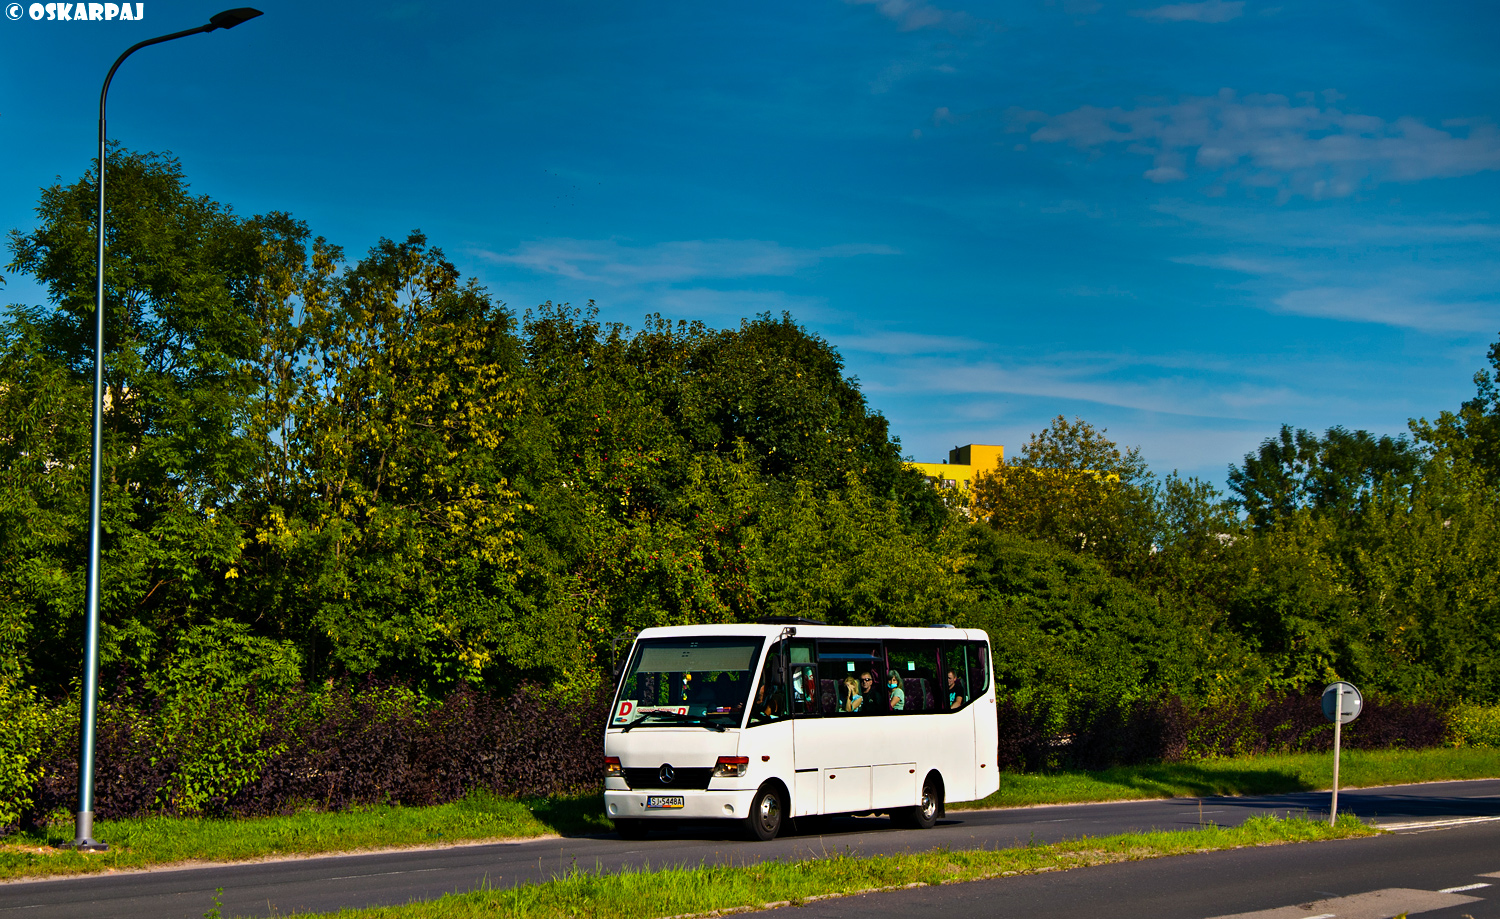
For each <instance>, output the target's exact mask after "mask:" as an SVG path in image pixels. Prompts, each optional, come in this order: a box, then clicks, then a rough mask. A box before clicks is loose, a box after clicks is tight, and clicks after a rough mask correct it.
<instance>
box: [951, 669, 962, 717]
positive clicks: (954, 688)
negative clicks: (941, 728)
mask: <svg viewBox="0 0 1500 919" xmlns="http://www.w3.org/2000/svg"><path fill="white" fill-rule="evenodd" d="M964 701H965V697H964V685H963V684H962V683H960V682H959V681H958V671H957V670H949V671H948V707H949V708H950V709H954V708H963V707H964Z"/></svg>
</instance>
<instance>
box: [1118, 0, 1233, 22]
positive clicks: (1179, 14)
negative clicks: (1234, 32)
mask: <svg viewBox="0 0 1500 919" xmlns="http://www.w3.org/2000/svg"><path fill="white" fill-rule="evenodd" d="M1244 12H1245V4H1244V0H1203V2H1202V3H1169V4H1167V5H1166V6H1158V7H1156V8H1154V9H1149V10H1131V11H1130V15H1132V16H1139V17H1140V18H1142V19H1150V20H1153V21H1155V22H1228V21H1229V20H1231V19H1238V18H1239V17H1240V16H1242V15H1244Z"/></svg>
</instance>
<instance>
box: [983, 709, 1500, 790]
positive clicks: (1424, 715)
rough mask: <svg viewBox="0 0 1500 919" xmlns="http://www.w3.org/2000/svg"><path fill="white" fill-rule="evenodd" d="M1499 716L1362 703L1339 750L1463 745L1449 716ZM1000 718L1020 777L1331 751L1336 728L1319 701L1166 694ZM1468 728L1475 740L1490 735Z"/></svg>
mask: <svg viewBox="0 0 1500 919" xmlns="http://www.w3.org/2000/svg"><path fill="white" fill-rule="evenodd" d="M1496 711H1497V710H1496V709H1493V708H1482V707H1479V706H1465V707H1461V708H1459V709H1455V710H1454V712H1453V713H1451V714H1450V713H1445V712H1443V711H1441V710H1439V709H1438V708H1436V707H1435V706H1433V705H1430V704H1428V703H1426V702H1406V701H1402V700H1400V699H1395V698H1390V697H1384V696H1377V697H1374V698H1369V699H1366V700H1365V707H1364V710H1363V712H1362V713H1361V714H1360V717H1359V719H1358V720H1357V721H1355V722H1354V723H1352V724H1350V725H1347V726H1345V728H1344V732H1343V739H1342V744H1343V746H1344V747H1345V748H1347V749H1351V750H1383V749H1391V748H1405V749H1420V748H1423V747H1433V746H1437V745H1439V744H1441V743H1443V742H1444V740H1445V739H1446V740H1450V742H1451V741H1452V739H1453V738H1454V737H1455V736H1461V737H1463V738H1467V737H1468V736H1470V735H1460V734H1459V729H1458V728H1457V727H1456V725H1457V724H1458V723H1459V722H1458V721H1457V720H1453V716H1460V717H1461V718H1462V719H1463V721H1462V724H1463V725H1480V724H1493V723H1496V722H1497V721H1500V718H1497V716H1496ZM999 719H1000V765H1001V766H1003V767H1008V768H1015V769H1022V770H1027V771H1031V770H1038V769H1044V768H1066V769H1105V768H1108V767H1110V766H1120V765H1131V764H1136V763H1147V762H1173V761H1181V760H1193V759H1207V758H1213V757H1222V756H1246V755H1250V756H1255V755H1262V754H1267V753H1317V752H1323V751H1327V750H1331V749H1332V748H1333V724H1332V723H1331V722H1328V721H1326V720H1324V718H1323V714H1322V708H1321V706H1320V704H1319V694H1318V693H1288V694H1281V695H1272V696H1265V697H1260V698H1233V699H1226V700H1222V701H1219V702H1216V703H1212V704H1208V705H1203V706H1191V705H1188V704H1187V703H1185V702H1184V701H1183V700H1182V699H1181V698H1180V697H1178V696H1176V695H1172V694H1163V695H1159V696H1155V697H1152V698H1146V699H1136V700H1134V701H1130V702H1115V703H1113V704H1107V705H1103V706H1099V707H1095V708H1088V707H1084V708H1080V709H1077V710H1075V711H1074V712H1073V713H1072V714H1071V715H1070V716H1069V717H1067V718H1066V719H1064V720H1062V721H1057V720H1055V719H1053V718H1052V715H1051V712H1050V711H1049V710H1048V709H1046V708H1045V707H1043V706H1026V705H1021V704H1018V703H1016V702H1015V701H1007V702H1004V703H1002V704H1001V705H1000V706H999ZM1468 729H1469V730H1471V731H1474V732H1475V733H1474V735H1473V736H1475V737H1476V739H1477V738H1479V737H1488V736H1489V735H1486V734H1481V733H1479V731H1478V730H1477V729H1475V728H1472V727H1471V728H1468ZM1458 742H1460V743H1462V742H1463V740H1459V741H1458ZM1481 742H1482V741H1481Z"/></svg>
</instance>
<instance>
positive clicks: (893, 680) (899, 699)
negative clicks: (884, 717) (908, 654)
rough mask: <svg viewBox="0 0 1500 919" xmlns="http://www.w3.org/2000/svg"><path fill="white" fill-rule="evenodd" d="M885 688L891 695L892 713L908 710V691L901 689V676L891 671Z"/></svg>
mask: <svg viewBox="0 0 1500 919" xmlns="http://www.w3.org/2000/svg"><path fill="white" fill-rule="evenodd" d="M885 688H886V691H887V692H888V693H889V694H890V700H891V711H893V712H899V711H904V710H905V709H906V690H904V689H902V688H901V676H900V675H899V674H897V673H896V671H894V670H892V671H891V675H890V677H889V678H888V679H887V680H886V681H885Z"/></svg>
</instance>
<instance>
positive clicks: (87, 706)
mask: <svg viewBox="0 0 1500 919" xmlns="http://www.w3.org/2000/svg"><path fill="white" fill-rule="evenodd" d="M260 14H261V13H260V10H253V9H250V8H249V7H241V8H239V9H233V10H225V11H224V12H222V13H217V14H215V15H214V16H213V17H212V18H210V19H209V20H208V24H207V25H201V26H199V27H198V28H196V29H188V30H186V31H183V32H173V33H172V34H171V35H163V36H161V37H160V38H148V39H146V40H145V41H143V42H137V43H136V44H134V45H131V46H130V47H129V48H127V49H126V50H125V53H124V54H122V55H120V56H119V57H118V58H117V59H116V60H115V65H114V66H113V67H111V68H109V75H108V76H106V77H105V78H104V88H103V89H101V90H100V91H99V252H98V259H97V261H96V262H95V271H96V273H97V277H96V279H95V280H96V284H97V287H96V290H95V297H94V441H93V453H92V458H91V460H90V463H89V560H88V581H87V583H86V585H85V588H84V599H83V603H84V609H85V623H84V633H83V634H84V638H83V698H82V700H81V701H80V704H79V722H78V815H77V816H78V819H77V822H76V823H75V824H74V834H73V842H72V843H71V844H70V847H71V848H74V849H85V850H90V851H96V852H102V851H104V850H106V849H108V848H109V846H108V845H105V844H104V843H102V842H98V841H96V840H95V839H94V838H93V835H94V720H95V714H96V711H97V709H98V705H99V529H100V525H99V516H100V498H99V482H100V478H101V468H102V467H103V465H104V449H103V444H104V435H103V428H104V173H105V168H104V167H105V152H106V151H105V149H104V103H105V100H106V99H108V98H109V81H111V80H113V79H114V78H115V71H116V70H119V69H120V65H121V64H122V63H124V62H125V59H126V58H127V57H130V55H132V54H134V53H135V52H137V51H139V50H140V49H142V48H144V47H146V46H147V45H159V44H161V43H162V42H164V41H171V40H172V39H174V38H183V37H185V36H188V35H197V34H198V33H199V32H212V31H213V30H214V29H232V28H234V27H235V26H237V25H239V24H240V23H242V22H245V21H247V20H250V19H254V18H255V17H256V16H259V15H260Z"/></svg>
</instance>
